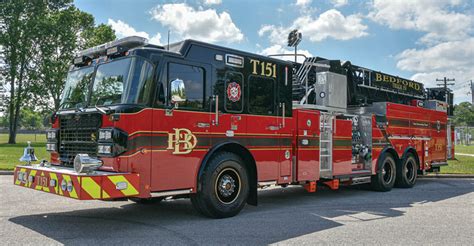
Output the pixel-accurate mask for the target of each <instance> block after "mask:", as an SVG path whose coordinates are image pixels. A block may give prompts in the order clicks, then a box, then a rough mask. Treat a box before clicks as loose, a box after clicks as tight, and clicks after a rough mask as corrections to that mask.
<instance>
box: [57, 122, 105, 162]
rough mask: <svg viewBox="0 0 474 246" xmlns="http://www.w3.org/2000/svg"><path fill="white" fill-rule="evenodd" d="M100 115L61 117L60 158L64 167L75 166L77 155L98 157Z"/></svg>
mask: <svg viewBox="0 0 474 246" xmlns="http://www.w3.org/2000/svg"><path fill="white" fill-rule="evenodd" d="M101 123H102V122H101V115H100V114H73V115H60V116H59V124H60V125H59V127H60V130H59V140H60V144H59V158H60V160H61V164H62V165H64V166H73V162H74V157H75V156H76V155H77V154H79V153H80V154H89V156H97V136H98V133H97V132H98V129H99V127H100V126H101Z"/></svg>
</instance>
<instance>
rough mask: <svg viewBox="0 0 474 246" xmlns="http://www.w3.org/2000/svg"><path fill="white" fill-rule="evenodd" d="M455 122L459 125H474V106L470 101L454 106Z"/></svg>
mask: <svg viewBox="0 0 474 246" xmlns="http://www.w3.org/2000/svg"><path fill="white" fill-rule="evenodd" d="M454 123H455V124H456V125H457V126H473V125H474V107H473V106H472V104H471V103H469V102H462V103H460V104H458V105H456V107H455V108H454Z"/></svg>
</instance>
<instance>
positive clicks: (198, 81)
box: [168, 63, 204, 110]
mask: <svg viewBox="0 0 474 246" xmlns="http://www.w3.org/2000/svg"><path fill="white" fill-rule="evenodd" d="M177 79H178V80H182V81H183V82H184V86H185V89H184V91H185V95H186V100H185V101H183V102H178V106H179V108H186V109H196V110H202V109H203V107H204V69H203V68H201V67H196V66H190V65H184V64H178V63H169V64H168V88H169V87H170V84H171V82H172V81H174V80H177Z"/></svg>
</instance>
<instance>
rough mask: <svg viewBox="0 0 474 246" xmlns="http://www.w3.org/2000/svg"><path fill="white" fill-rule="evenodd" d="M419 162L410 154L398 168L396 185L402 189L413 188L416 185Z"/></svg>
mask: <svg viewBox="0 0 474 246" xmlns="http://www.w3.org/2000/svg"><path fill="white" fill-rule="evenodd" d="M417 171H418V162H417V161H416V159H415V156H414V155H413V154H408V155H407V157H406V158H404V159H403V160H402V162H400V165H399V166H398V167H397V179H396V183H395V185H396V186H397V187H400V188H411V187H413V186H414V185H415V183H416V178H417V174H418V172H417Z"/></svg>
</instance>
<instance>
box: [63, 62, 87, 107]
mask: <svg viewBox="0 0 474 246" xmlns="http://www.w3.org/2000/svg"><path fill="white" fill-rule="evenodd" d="M93 73H94V67H85V68H81V69H78V70H74V71H71V72H69V74H68V75H67V79H66V85H65V88H64V93H63V97H62V100H61V108H71V107H83V106H85V104H86V101H87V95H88V94H89V84H90V81H91V78H92V75H93Z"/></svg>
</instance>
